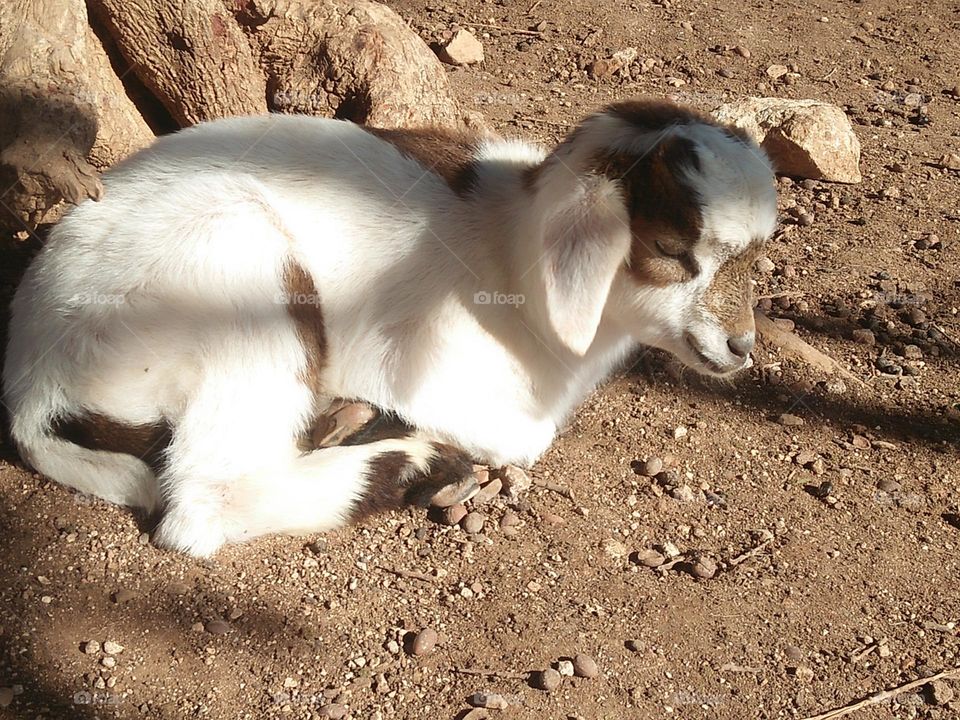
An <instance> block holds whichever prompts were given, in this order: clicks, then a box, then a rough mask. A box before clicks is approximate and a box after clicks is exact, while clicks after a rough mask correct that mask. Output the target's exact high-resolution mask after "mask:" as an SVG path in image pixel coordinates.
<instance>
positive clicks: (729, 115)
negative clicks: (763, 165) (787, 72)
mask: <svg viewBox="0 0 960 720" xmlns="http://www.w3.org/2000/svg"><path fill="white" fill-rule="evenodd" d="M713 116H714V117H715V118H716V119H717V120H718V121H720V122H723V123H730V124H732V125H736V126H737V127H739V128H742V129H743V130H745V131H746V132H748V133H749V134H750V135H752V136H753V137H754V138H755V139H756V141H757V142H758V143H760V145H761V147H763V149H764V150H766V152H767V154H768V155H769V156H770V159H771V160H772V161H773V164H774V166H775V167H776V170H777V172H778V173H781V174H783V175H791V176H794V177H803V178H812V179H814V180H829V181H832V182H842V183H858V182H860V181H861V180H862V177H861V176H860V141H859V140H858V139H857V136H856V135H855V134H854V132H853V126H852V125H851V124H850V120H849V119H848V118H847V116H846V115H845V114H844V112H843V110H841V109H840V108H838V107H837V106H836V105H830V104H829V103H824V102H820V101H818V100H787V99H783V98H747V99H745V100H740V101H739V102H734V103H728V104H726V105H721V106H720V107H719V108H717V109H716V110H714V111H713Z"/></svg>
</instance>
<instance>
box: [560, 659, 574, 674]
mask: <svg viewBox="0 0 960 720" xmlns="http://www.w3.org/2000/svg"><path fill="white" fill-rule="evenodd" d="M557 672H558V673H560V676H561V677H573V663H572V662H570V661H569V660H558V661H557Z"/></svg>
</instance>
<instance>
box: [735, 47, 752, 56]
mask: <svg viewBox="0 0 960 720" xmlns="http://www.w3.org/2000/svg"><path fill="white" fill-rule="evenodd" d="M733 51H734V52H735V53H736V54H737V55H739V56H740V57H742V58H745V59H747V60H749V59H750V56H751V55H752V54H753V53H751V52H750V50H749V49H748V48H745V47H744V46H743V45H737V46H736V47H735V48H734V49H733Z"/></svg>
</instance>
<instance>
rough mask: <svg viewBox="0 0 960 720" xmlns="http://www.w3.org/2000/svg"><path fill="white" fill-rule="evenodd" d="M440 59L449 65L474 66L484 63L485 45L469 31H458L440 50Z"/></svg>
mask: <svg viewBox="0 0 960 720" xmlns="http://www.w3.org/2000/svg"><path fill="white" fill-rule="evenodd" d="M440 59H441V60H442V61H443V62H445V63H447V64H448V65H473V64H474V63H479V62H483V45H482V44H481V43H480V41H479V40H477V38H475V37H474V36H473V35H472V34H471V33H470V32H468V31H467V30H457V32H456V33H454V35H453V37H452V38H450V41H449V42H447V44H446V45H444V46H443V47H442V48H441V49H440Z"/></svg>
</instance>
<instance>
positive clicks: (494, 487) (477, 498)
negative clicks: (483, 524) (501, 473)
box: [473, 478, 503, 505]
mask: <svg viewBox="0 0 960 720" xmlns="http://www.w3.org/2000/svg"><path fill="white" fill-rule="evenodd" d="M502 489H503V481H502V480H500V478H496V479H495V480H491V481H490V482H488V483H487V484H486V485H484V486H483V487H481V488H480V491H479V492H478V493H477V494H476V495H474V496H473V504H474V505H483V504H484V503H488V502H490V501H491V500H493V499H494V498H495V497H496V496H497V495H499V494H500V491H501V490H502Z"/></svg>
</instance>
